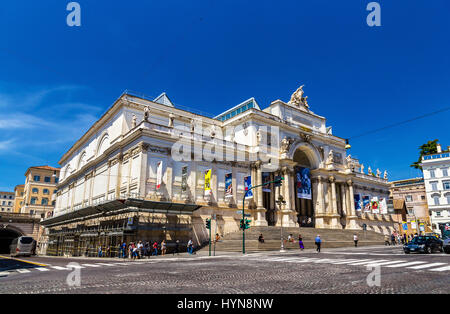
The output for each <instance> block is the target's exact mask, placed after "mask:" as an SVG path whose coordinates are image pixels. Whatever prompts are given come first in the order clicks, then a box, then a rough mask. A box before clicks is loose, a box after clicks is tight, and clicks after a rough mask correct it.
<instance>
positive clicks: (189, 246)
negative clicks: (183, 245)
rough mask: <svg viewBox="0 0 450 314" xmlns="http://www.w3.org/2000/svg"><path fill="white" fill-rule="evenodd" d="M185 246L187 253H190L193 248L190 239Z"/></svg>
mask: <svg viewBox="0 0 450 314" xmlns="http://www.w3.org/2000/svg"><path fill="white" fill-rule="evenodd" d="M187 248H188V253H189V254H192V252H193V250H194V243H193V242H192V239H189V241H188V244H187Z"/></svg>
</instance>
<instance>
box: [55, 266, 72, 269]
mask: <svg viewBox="0 0 450 314" xmlns="http://www.w3.org/2000/svg"><path fill="white" fill-rule="evenodd" d="M50 267H51V268H53V269H56V270H70V269H69V268H66V267H61V266H50Z"/></svg>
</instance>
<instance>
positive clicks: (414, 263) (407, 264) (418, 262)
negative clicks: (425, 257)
mask: <svg viewBox="0 0 450 314" xmlns="http://www.w3.org/2000/svg"><path fill="white" fill-rule="evenodd" d="M423 263H425V262H420V261H417V262H408V263H402V264H396V265H388V266H386V267H406V266H410V265H416V264H423Z"/></svg>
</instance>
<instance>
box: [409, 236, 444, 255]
mask: <svg viewBox="0 0 450 314" xmlns="http://www.w3.org/2000/svg"><path fill="white" fill-rule="evenodd" d="M403 251H404V252H405V254H409V253H411V252H419V253H428V254H431V253H433V252H435V251H439V252H443V243H442V240H440V239H438V238H436V237H435V236H417V237H415V238H413V239H412V240H411V241H410V242H409V243H407V244H405V245H404V246H403Z"/></svg>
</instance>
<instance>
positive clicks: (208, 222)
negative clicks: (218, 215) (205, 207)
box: [206, 219, 211, 229]
mask: <svg viewBox="0 0 450 314" xmlns="http://www.w3.org/2000/svg"><path fill="white" fill-rule="evenodd" d="M206 229H211V219H206Z"/></svg>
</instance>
